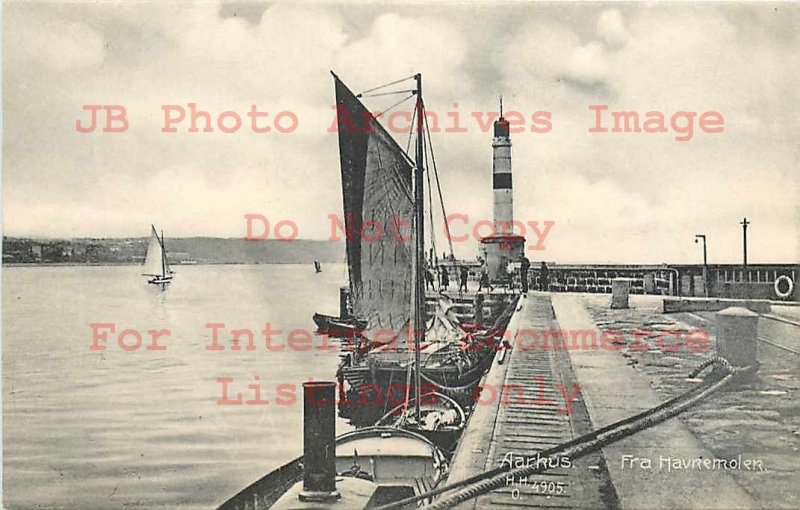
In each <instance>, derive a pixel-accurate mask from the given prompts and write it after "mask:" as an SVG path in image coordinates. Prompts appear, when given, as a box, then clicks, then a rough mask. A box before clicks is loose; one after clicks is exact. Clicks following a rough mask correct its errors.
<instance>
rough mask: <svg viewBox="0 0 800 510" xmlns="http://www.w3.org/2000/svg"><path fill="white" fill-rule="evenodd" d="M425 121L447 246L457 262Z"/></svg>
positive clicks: (431, 143)
mask: <svg viewBox="0 0 800 510" xmlns="http://www.w3.org/2000/svg"><path fill="white" fill-rule="evenodd" d="M423 118H424V119H425V131H426V132H427V134H428V145H430V146H431V161H432V162H433V173H434V176H435V177H436V189H437V191H438V192H439V205H440V206H441V207H442V218H444V229H445V232H446V234H447V244H448V245H449V247H450V258H451V259H452V260H455V254H454V253H453V236H451V235H450V225H449V224H448V222H447V212H446V211H445V208H444V197H443V196H442V185H441V183H440V182H439V169H438V168H437V167H436V155H435V154H434V153H433V142H432V141H431V130H430V128H429V127H428V118H427V117H423Z"/></svg>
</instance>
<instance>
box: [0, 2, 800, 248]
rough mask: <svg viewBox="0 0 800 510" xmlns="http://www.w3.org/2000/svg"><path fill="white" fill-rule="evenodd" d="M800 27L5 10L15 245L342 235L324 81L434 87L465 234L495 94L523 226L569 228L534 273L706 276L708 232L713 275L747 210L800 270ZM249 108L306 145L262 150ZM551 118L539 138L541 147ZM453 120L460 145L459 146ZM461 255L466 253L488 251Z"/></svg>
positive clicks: (47, 6) (35, 5) (453, 5)
mask: <svg viewBox="0 0 800 510" xmlns="http://www.w3.org/2000/svg"><path fill="white" fill-rule="evenodd" d="M798 26H800V6H798V5H797V4H788V3H752V4H751V3H712V4H688V3H656V4H653V3H602V2H591V3H567V2H560V3H524V2H513V3H498V2H492V3H488V2H481V3H478V2H472V3H470V2H438V3H424V2H416V3H406V4H402V3H392V4H384V5H380V6H376V5H367V4H365V3H325V4H311V3H306V4H289V3H280V2H279V3H269V4H266V3H255V2H238V3H234V2H211V1H203V2H197V3H195V2H173V3H170V2H148V1H137V2H130V3H122V2H116V1H114V2H103V1H100V2H70V3H62V4H60V3H42V2H21V1H6V2H5V3H4V6H3V45H4V50H3V54H4V55H3V92H4V97H3V114H4V115H3V132H4V136H3V228H4V234H5V235H10V236H37V237H123V236H146V235H147V234H148V232H149V230H150V224H151V223H154V224H156V225H157V226H158V228H159V229H164V230H165V232H166V233H167V237H184V236H217V237H243V236H244V235H245V233H246V222H245V219H244V216H245V215H246V214H261V215H264V216H265V217H267V218H269V220H270V222H271V224H272V225H273V226H274V224H275V223H277V222H278V221H281V220H288V221H292V222H294V223H295V224H296V225H297V228H298V234H299V237H301V238H306V239H328V238H329V237H330V236H331V220H330V218H329V215H331V214H333V215H337V216H339V217H341V215H342V196H341V183H340V174H339V157H338V144H337V136H336V134H335V133H332V132H330V131H329V129H330V127H331V125H332V122H333V121H334V112H333V110H332V108H331V107H332V105H333V103H334V95H333V94H334V89H333V80H332V78H331V76H330V74H329V71H330V70H334V71H335V72H336V73H337V74H338V75H339V76H340V77H341V78H342V79H343V80H344V81H345V83H347V84H348V85H349V86H350V87H351V88H352V89H353V90H354V91H355V92H361V91H364V90H367V89H370V88H372V87H374V86H376V85H380V84H383V83H387V82H390V81H393V80H395V79H399V78H404V77H407V76H410V75H413V74H414V73H417V72H421V73H422V75H423V80H424V96H425V103H426V106H427V108H428V110H429V111H431V112H434V113H435V114H436V115H438V116H439V121H440V124H441V131H440V132H434V133H432V139H433V149H434V153H435V156H436V162H437V166H438V171H439V174H440V178H441V183H442V188H443V195H444V201H445V206H446V209H447V213H448V214H452V213H459V214H466V215H468V216H469V223H468V224H467V225H464V224H463V222H459V223H454V225H453V228H454V233H456V234H462V233H467V234H470V232H471V228H472V227H473V226H474V225H475V223H476V222H478V221H480V220H491V218H492V192H491V189H492V178H491V164H492V148H491V133H490V132H487V131H486V130H484V129H481V127H480V123H478V122H476V119H475V118H474V117H473V116H472V113H473V112H476V113H477V114H478V115H479V116H480V118H481V119H484V120H485V119H486V118H487V117H484V116H483V115H488V114H489V113H490V112H496V111H497V110H498V98H499V96H501V95H502V97H503V102H504V108H505V111H506V112H507V113H508V112H512V111H515V112H519V114H520V115H522V116H523V117H524V118H525V119H526V121H525V123H524V124H523V126H524V129H523V132H520V133H514V134H513V135H512V143H513V163H512V166H513V172H514V216H515V219H517V220H520V221H522V222H528V221H539V222H540V225H541V224H542V222H544V221H553V222H554V225H553V227H552V228H551V230H550V232H549V233H548V235H547V237H546V239H545V241H544V243H543V245H544V246H543V248H544V249H543V250H540V251H529V252H528V256H529V258H531V259H532V260H534V261H536V260H542V259H544V260H548V261H555V262H562V263H566V262H586V263H602V262H617V263H664V262H666V263H698V262H701V261H702V248H701V246H700V245H699V244H696V243H694V236H695V234H705V235H707V237H708V251H709V262H711V263H715V262H719V263H722V262H725V263H735V262H740V261H741V258H742V228H741V226H740V224H739V223H740V222H741V221H742V218H743V217H745V216H746V217H747V218H748V220H749V221H750V222H751V224H750V227H749V228H748V245H749V246H748V259H749V261H750V262H751V263H758V262H764V263H766V262H798V260H800V244H798V238H799V237H800V235H798V233H800V201H798V196H800V193H799V192H800V189H799V188H800V184H798V183H799V182H800V165H799V164H798V163H799V162H798V159H800V158H798V156H799V151H800V149H799V148H798V147H800V145H799V144H798V142H797V139H798V133H799V132H800V130H799V129H798V127H800V126H799V121H798V118H797V113H798V112H800V96H798V90H800V83H799V82H800V73H799V72H798V69H800V31H798V29H797V27H798ZM406 84H408V86H406ZM398 87H400V88H403V87H405V88H411V83H410V82H405V83H404V84H399V85H398ZM386 90H393V89H386ZM401 97H403V96H387V97H375V98H369V99H367V100H365V101H366V104H367V106H368V107H369V108H371V109H373V110H375V111H381V110H383V109H386V108H387V107H389V106H390V105H391V104H392V103H394V102H395V101H396V100H397V99H398V98H401ZM189 103H195V104H196V105H197V106H196V108H197V109H199V110H203V111H207V112H209V114H210V115H211V117H212V119H213V120H216V118H217V116H218V115H219V114H220V113H222V112H225V111H233V112H237V113H238V114H239V115H240V116H241V117H242V119H243V120H244V122H243V125H242V128H240V129H239V130H238V131H236V132H233V133H225V132H222V131H221V130H219V129H218V128H217V126H213V128H214V132H211V133H207V132H195V133H192V132H189V131H188V129H189V126H190V125H189V122H188V120H187V121H184V122H179V123H176V124H175V126H174V127H175V128H176V129H177V132H174V133H165V132H162V128H163V127H164V124H165V118H164V111H163V109H162V106H164V105H178V106H181V107H182V108H184V109H188V108H189V107H188V106H187V105H188V104H189ZM84 105H122V106H124V107H125V109H126V112H127V113H126V118H127V120H128V128H127V130H126V131H125V132H101V131H96V132H92V133H82V132H80V131H79V130H78V129H76V121H78V120H79V119H80V120H81V122H82V123H86V119H88V116H87V114H86V112H85V111H84V110H83V107H84ZM251 105H256V106H257V109H258V110H259V111H265V112H267V113H268V114H269V115H268V116H267V117H266V119H265V125H268V126H274V124H273V121H274V118H275V115H276V114H277V113H279V112H282V111H285V112H291V114H293V115H294V118H296V120H297V124H296V127H294V128H293V129H290V130H288V131H289V132H285V133H281V132H278V131H277V130H276V129H272V130H271V131H270V132H268V133H255V132H253V131H252V130H251V129H250V125H249V119H248V117H247V116H246V113H247V112H248V111H249V109H250V108H251ZM590 105H608V108H609V111H636V112H639V113H640V114H641V115H642V116H644V115H645V113H646V112H648V111H659V112H662V113H663V114H664V115H665V116H666V119H667V120H666V124H667V128H669V125H670V124H669V123H670V118H671V116H672V115H673V114H674V113H675V112H679V111H693V112H698V117H699V115H700V114H702V113H703V112H706V111H713V112H718V113H719V114H721V115H722V117H723V118H724V128H723V130H722V132H718V133H705V132H702V131H701V130H700V128H699V127H698V120H697V118H695V120H694V133H693V136H692V138H691V139H690V140H688V141H677V140H676V137H679V136H680V134H678V133H676V132H675V131H674V130H669V129H668V132H666V133H664V132H658V133H645V132H639V133H613V132H606V133H593V132H589V128H590V127H592V126H593V125H594V113H593V112H592V111H590V110H589V106H590ZM411 107H412V105H411V103H410V102H406V103H404V104H402V105H400V106H399V107H397V108H396V109H395V110H393V111H398V112H400V111H410V109H411ZM537 111H544V112H549V113H550V119H551V129H550V130H548V131H547V132H543V133H542V132H533V131H531V129H530V127H531V125H532V122H531V116H532V115H533V114H534V113H535V112H537ZM456 115H458V116H459V119H460V125H461V126H462V127H465V128H466V132H446V130H445V129H444V128H446V127H448V126H452V124H450V123H449V122H450V120H451V119H452V118H453V117H454V116H456ZM509 115H511V114H510V113H509ZM607 118H608V119H609V120H606V121H605V122H606V123H609V124H611V123H613V121H612V120H610V115H609V116H608V117H607ZM228 120H230V119H228ZM283 120H284V121H285V122H287V125H288V124H290V122H288V120H290V117H287V116H286V115H285V116H284V118H283ZM681 122H685V119H684V120H683V121H681ZM84 125H85V124H84ZM678 125H679V126H681V125H682V124H681V123H679V124H678ZM201 127H202V125H201ZM431 127H433V126H431ZM609 127H613V125H610V126H609ZM397 131H400V130H397ZM395 136H396V138H397V139H398V141H399V142H400V143H401V145H403V146H405V144H406V140H407V136H408V135H407V134H405V133H402V132H398V133H396V134H395ZM436 212H437V215H440V213H439V212H438V210H437V211H436ZM434 231H435V232H436V234H437V241H436V242H437V248H438V250H439V251H440V252H441V251H442V248H443V247H444V246H445V244H446V241H445V239H444V229H443V228H442V225H441V222H440V221H439V220H437V226H436V228H434ZM523 233H527V234H528V237H532V233H531V232H523ZM468 237H469V239H468V240H467V241H461V242H456V243H455V244H454V249H455V253H456V256H459V257H463V258H472V257H474V256H475V254H476V253H477V251H476V250H477V241H476V238H475V237H476V236H472V235H471V234H470V235H469V236H468Z"/></svg>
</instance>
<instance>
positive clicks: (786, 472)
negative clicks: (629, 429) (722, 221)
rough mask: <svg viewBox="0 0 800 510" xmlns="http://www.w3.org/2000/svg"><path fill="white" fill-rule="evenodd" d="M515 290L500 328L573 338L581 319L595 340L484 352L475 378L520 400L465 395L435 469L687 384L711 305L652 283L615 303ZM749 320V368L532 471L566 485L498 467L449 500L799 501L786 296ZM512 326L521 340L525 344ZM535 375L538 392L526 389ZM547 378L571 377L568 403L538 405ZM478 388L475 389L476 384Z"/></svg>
mask: <svg viewBox="0 0 800 510" xmlns="http://www.w3.org/2000/svg"><path fill="white" fill-rule="evenodd" d="M520 303H521V305H520V308H519V310H518V312H517V313H516V314H515V316H514V317H513V318H512V322H511V324H510V325H509V334H510V335H511V338H515V336H516V335H517V334H518V333H519V332H520V331H523V330H525V329H529V330H533V331H539V332H542V330H545V331H552V330H559V331H561V334H562V335H570V334H578V335H579V338H581V339H586V338H590V337H591V333H594V335H595V339H596V340H597V343H596V345H597V346H598V348H596V349H593V348H591V344H590V346H589V347H588V348H585V347H584V346H582V345H581V343H580V342H576V343H572V344H570V343H568V344H567V345H568V346H569V345H571V348H569V349H566V350H565V349H561V350H557V351H556V350H553V349H552V348H549V349H545V348H542V347H543V346H542V345H541V344H540V345H539V348H537V349H530V348H527V349H525V348H521V347H520V345H519V342H517V343H515V346H514V349H513V350H512V351H511V352H510V353H506V355H505V357H504V362H503V364H499V363H498V361H499V359H496V360H495V365H494V366H493V367H492V369H491V371H490V372H489V374H487V377H486V379H485V380H484V386H491V387H493V388H499V387H501V386H502V385H503V384H505V385H507V386H511V385H515V384H516V385H521V386H522V389H523V390H524V392H526V398H527V399H528V400H527V401H525V402H524V404H519V403H515V402H514V399H513V392H509V398H507V399H506V401H505V402H503V401H502V400H501V399H500V398H499V397H498V398H496V399H495V400H496V401H495V402H492V403H491V404H489V405H477V406H476V409H475V412H474V413H473V415H472V417H471V419H470V423H469V426H468V429H467V431H466V432H465V435H464V437H463V439H462V442H461V444H460V445H459V450H458V451H457V452H456V456H455V458H454V462H453V466H452V473H451V476H450V478H449V482H454V481H457V480H460V479H464V478H466V477H468V476H472V475H475V474H477V473H480V472H483V471H486V470H488V469H491V468H494V467H497V466H499V465H500V463H501V462H502V460H503V459H504V458H506V456H507V454H508V453H509V452H513V453H515V454H516V455H519V456H525V457H530V456H535V455H536V452H537V451H540V450H542V449H544V448H547V447H548V446H552V445H554V444H557V443H558V442H561V441H565V440H568V439H570V438H572V437H576V436H578V435H581V434H583V433H586V432H589V431H591V430H596V429H598V428H600V427H602V426H604V425H607V424H609V423H612V422H614V421H617V420H620V419H623V418H626V417H629V416H631V415H633V414H635V413H637V412H640V411H643V410H645V409H648V408H652V407H653V406H656V405H658V404H660V403H662V402H664V401H665V400H667V399H669V398H671V397H674V396H676V395H678V394H681V393H683V392H684V391H686V390H687V389H689V388H690V387H691V386H692V384H693V383H692V382H691V381H688V380H687V375H688V374H689V372H690V371H691V370H692V369H693V368H695V367H697V366H698V365H700V364H701V363H702V362H703V361H705V360H708V359H710V358H712V357H714V356H715V353H716V351H715V345H716V331H715V328H716V325H715V317H714V312H679V313H671V314H664V313H663V311H662V308H663V302H662V299H660V298H658V297H656V296H641V295H632V296H630V308H629V309H611V307H610V304H611V298H610V296H608V295H596V294H573V293H552V294H550V293H538V292H532V293H530V294H529V295H528V297H527V299H522V300H521V302H520ZM604 332H606V333H608V332H614V333H615V334H618V335H620V336H618V338H617V340H616V341H615V342H614V348H602V347H601V346H603V345H606V347H608V346H609V345H611V344H609V343H606V344H603V343H602V342H601V341H600V339H601V337H602V335H603V333H604ZM689 334H692V335H701V337H702V335H703V334H705V335H707V336H706V337H705V338H706V343H705V348H704V349H700V348H697V347H699V346H702V345H703V344H702V343H699V344H694V347H695V349H688V348H687V345H683V346H682V348H676V347H675V344H676V343H677V342H676V340H675V339H676V338H677V339H679V338H683V339H685V338H688V337H687V335H689ZM757 334H758V340H757V341H758V361H759V363H760V369H759V371H758V373H757V374H756V376H755V377H753V378H751V379H750V380H748V381H745V382H739V383H737V384H735V385H729V386H728V387H726V388H724V389H723V390H722V391H721V392H719V393H716V394H714V395H712V396H711V397H710V398H709V399H708V400H706V401H704V402H702V403H700V404H699V405H698V406H696V407H694V408H692V409H690V410H688V411H686V412H685V413H684V414H682V415H680V416H679V417H677V418H673V419H671V420H668V421H666V422H664V423H662V424H660V425H658V426H655V427H653V428H651V429H648V430H645V431H642V432H639V433H638V434H636V435H634V436H631V437H629V438H626V439H624V440H622V441H619V442H618V443H615V444H613V445H609V446H607V447H606V448H604V449H603V450H602V453H598V454H595V455H594V456H592V457H587V458H583V459H578V460H577V461H575V462H573V464H574V465H573V467H571V468H568V469H563V468H559V469H558V470H555V471H554V472H552V473H550V474H548V475H537V476H536V477H535V478H536V479H537V480H539V481H542V480H545V481H549V480H561V481H562V482H564V483H563V484H562V485H563V486H564V487H565V488H566V487H568V488H566V490H564V491H563V492H562V493H561V494H547V493H546V492H547V489H545V491H544V492H545V494H542V493H541V492H537V491H534V490H532V487H531V481H532V480H531V479H529V480H527V481H526V482H527V483H525V484H520V483H519V481H513V480H510V481H509V483H508V485H507V486H506V487H504V488H503V489H499V490H497V491H495V492H493V493H490V494H487V495H485V496H482V497H480V498H477V499H475V500H472V501H470V502H469V503H468V504H466V505H462V506H461V507H460V508H470V509H471V508H500V507H507V508H528V507H533V508H540V507H564V508H617V507H618V508H636V509H639V508H800V488H798V486H797V483H796V481H797V473H798V472H800V455H798V452H800V403H798V402H797V394H798V393H797V392H798V389H800V356H798V355H797V354H793V353H792V351H796V352H799V353H800V325H798V322H797V316H796V315H795V309H794V308H792V307H787V308H785V309H781V308H778V307H773V309H772V311H771V312H770V313H769V314H764V315H762V316H761V317H760V318H759V326H758V333H757ZM665 335H666V336H665ZM676 335H677V336H676ZM521 338H522V345H523V347H524V346H530V342H529V341H528V340H527V339H524V337H521ZM634 338H635V339H636V341H635V342H634V341H633V339H634ZM754 341H755V340H754ZM551 347H552V346H551ZM787 349H788V350H787ZM498 358H499V357H498ZM534 377H536V378H537V379H534ZM542 380H543V381H544V384H543V387H544V390H543V391H544V393H543V394H542V393H538V391H542V390H540V385H539V384H538V381H542ZM534 381H536V382H534ZM554 384H561V385H562V388H566V389H567V390H568V391H569V389H571V388H572V387H573V386H572V385H574V384H580V385H581V388H580V392H579V394H577V398H575V400H574V401H573V402H571V404H572V409H570V411H571V412H570V413H569V414H562V413H559V412H558V410H557V409H552V408H549V407H548V406H545V405H542V403H543V402H545V401H547V400H551V401H554V402H556V404H557V405H558V407H561V408H563V407H564V406H565V396H564V394H563V392H562V391H561V390H559V389H558V388H555V387H554ZM530 392H533V393H532V395H531V396H529V395H527V393H530ZM488 397H489V395H487V390H484V392H483V393H482V394H481V398H485V399H487V400H488ZM548 413H550V414H548ZM559 477H560V478H559ZM540 487H541V484H539V486H538V487H537V489H540ZM514 498H516V499H514Z"/></svg>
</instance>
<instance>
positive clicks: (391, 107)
mask: <svg viewBox="0 0 800 510" xmlns="http://www.w3.org/2000/svg"><path fill="white" fill-rule="evenodd" d="M412 97H414V94H411V95H408V96H406V97H404V98H403V99H401V100H400V101H398V102H396V103H395V104H393V105H392V106H390V107H389V108H387V109H385V110H383V111H382V112H378V113H377V114H376V115H375V116H374V117H375V118H376V119H377V118H378V117H381V116H382V115H383V114H384V113H386V112H389V111H391V110H392V109H393V108H395V107H396V106H397V105H399V104H400V103H403V102H405V101H408V100H409V99H411V98H412Z"/></svg>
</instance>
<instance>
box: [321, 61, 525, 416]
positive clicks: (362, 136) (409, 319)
mask: <svg viewBox="0 0 800 510" xmlns="http://www.w3.org/2000/svg"><path fill="white" fill-rule="evenodd" d="M334 78H335V82H336V103H337V115H338V125H339V152H340V160H341V161H340V163H341V176H342V193H343V203H344V204H343V205H344V213H345V214H344V218H345V231H346V233H348V235H347V236H346V254H347V268H348V276H349V283H350V293H349V295H350V299H351V303H352V308H353V315H354V317H355V318H357V319H359V320H363V321H365V322H366V327H365V328H363V336H364V337H365V338H366V339H367V340H368V341H367V342H366V343H367V346H366V348H360V349H356V350H354V351H351V352H349V353H346V354H345V355H344V358H343V360H342V363H341V364H340V367H339V371H338V374H337V375H338V377H339V380H340V384H342V385H343V384H344V382H345V380H346V381H347V383H348V389H347V391H346V392H344V393H345V395H343V396H344V397H345V398H344V399H341V401H342V402H341V405H340V407H339V411H340V415H341V416H342V417H344V418H348V419H350V420H351V423H352V424H354V425H356V426H364V425H371V424H374V423H375V422H376V420H378V419H379V418H381V417H382V416H384V415H385V413H386V412H387V411H389V410H390V409H391V408H390V407H389V408H387V407H386V406H385V405H384V404H385V403H386V402H389V401H392V402H396V401H397V400H400V401H402V400H404V399H409V400H410V401H411V402H413V403H414V405H413V414H414V416H413V418H414V419H413V420H409V421H408V422H409V423H410V422H411V421H413V422H415V423H418V424H419V423H422V418H421V416H420V410H419V405H418V404H417V403H419V402H421V398H420V394H419V393H420V387H421V386H422V382H421V381H422V379H424V380H425V381H426V383H428V385H431V384H432V385H433V386H434V387H435V388H436V390H437V391H438V390H446V391H447V392H449V393H450V394H449V395H447V396H450V397H452V396H455V392H460V393H461V397H463V398H462V404H464V405H468V404H470V402H469V399H468V397H469V396H470V395H471V391H470V390H471V389H472V387H473V386H474V385H475V384H477V383H478V381H479V379H480V377H481V376H482V375H483V374H484V373H485V371H486V370H487V369H488V367H489V366H490V364H491V361H492V359H493V358H494V354H495V352H496V350H495V349H494V345H493V344H494V343H496V338H495V337H494V335H493V333H491V332H492V331H493V330H494V329H495V328H492V329H488V330H487V329H484V330H482V331H474V332H469V333H467V332H465V331H464V330H463V328H462V327H461V325H460V324H459V323H458V321H453V320H449V319H448V318H447V317H446V316H447V315H448V313H449V312H448V311H447V310H446V309H445V310H443V311H441V313H436V314H431V317H430V318H428V317H426V310H425V308H426V297H425V291H424V277H423V275H424V273H423V267H424V263H425V262H424V261H425V256H424V254H425V251H424V225H425V219H424V218H425V216H424V198H425V197H424V193H423V189H424V188H423V172H424V171H425V163H426V161H425V159H426V157H425V154H426V152H427V151H426V147H425V145H424V132H425V126H424V118H425V117H424V115H425V113H424V105H423V101H422V93H421V78H420V77H419V75H417V76H415V77H414V78H415V79H416V82H417V83H416V89H415V90H414V95H416V109H415V113H414V118H415V120H416V126H415V131H416V135H417V136H416V158H415V160H412V159H411V158H410V157H409V156H408V155H407V154H406V153H405V151H404V150H403V149H402V148H401V147H400V146H399V145H398V144H397V142H396V141H395V140H394V139H393V138H392V137H391V136H390V135H389V134H388V133H387V132H386V130H385V129H384V128H383V126H381V125H380V123H379V122H378V121H377V120H376V118H375V116H373V115H372V114H371V113H370V112H369V110H367V109H366V107H365V106H364V105H363V104H362V103H361V101H359V99H358V96H356V95H355V94H353V92H351V91H350V90H349V89H348V88H347V87H346V86H345V85H344V84H343V83H342V82H341V81H340V80H339V79H338V78H337V77H336V76H335V75H334ZM412 124H414V122H412ZM402 225H405V226H410V228H405V229H403V228H401V227H400V226H402ZM372 229H374V230H372ZM375 231H377V232H383V233H384V235H374V234H375ZM409 234H410V235H409ZM440 303H441V300H440ZM508 318H510V315H508V314H507V315H504V316H503V320H507V319H508ZM429 319H430V320H429ZM440 319H443V320H440ZM490 323H491V322H490ZM495 326H504V324H503V323H502V321H501V322H500V323H496V324H495ZM387 333H389V334H387ZM379 340H380V342H379ZM423 350H424V354H422V355H421V354H420V352H421V351H423ZM412 368H413V370H411V369H412ZM412 372H413V373H412ZM410 375H413V378H412V377H409V376H410ZM403 381H407V382H406V388H413V392H411V391H407V392H406V391H402V390H400V391H399V392H398V391H396V390H395V389H394V388H399V387H402V382H403ZM398 383H400V384H398ZM376 389H377V390H376ZM384 396H385V400H384V399H383V397H384ZM381 401H383V402H381ZM373 404H374V405H373ZM391 407H394V406H391Z"/></svg>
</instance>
